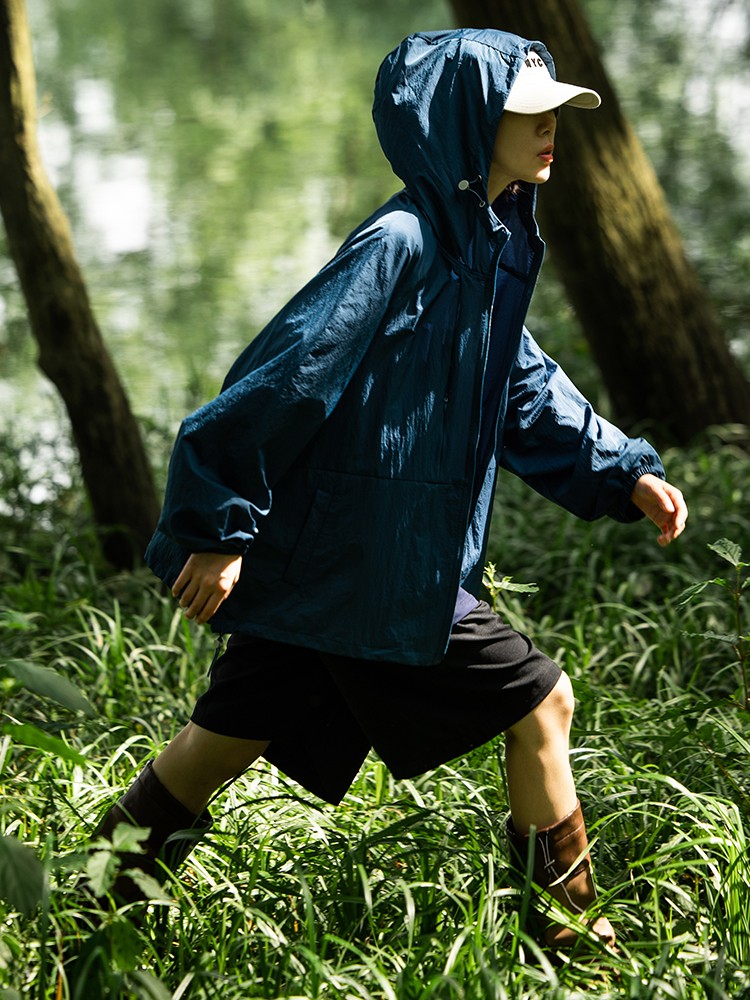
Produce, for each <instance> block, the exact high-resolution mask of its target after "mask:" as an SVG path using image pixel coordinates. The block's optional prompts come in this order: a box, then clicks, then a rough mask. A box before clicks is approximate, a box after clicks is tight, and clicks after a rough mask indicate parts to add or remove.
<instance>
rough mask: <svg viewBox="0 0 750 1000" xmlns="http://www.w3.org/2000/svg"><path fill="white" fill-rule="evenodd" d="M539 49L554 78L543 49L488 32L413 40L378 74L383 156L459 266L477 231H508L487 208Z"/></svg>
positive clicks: (463, 30) (376, 117)
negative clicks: (498, 150)
mask: <svg viewBox="0 0 750 1000" xmlns="http://www.w3.org/2000/svg"><path fill="white" fill-rule="evenodd" d="M531 49H533V50H534V51H536V52H538V53H539V55H540V56H541V57H542V58H543V59H544V61H545V63H546V64H547V67H548V69H549V71H550V74H551V75H552V76H553V77H554V75H555V68H554V63H553V61H552V57H551V56H550V54H549V52H548V51H547V49H546V48H545V46H544V45H543V44H542V43H541V42H536V41H528V40H527V39H525V38H520V37H519V36H518V35H512V34H508V33H506V32H503V31H496V30H493V29H489V28H482V29H475V28H459V29H457V30H452V31H434V32H421V33H418V34H414V35H410V36H409V37H408V38H406V39H405V40H404V41H403V42H402V43H401V44H400V45H399V46H398V47H397V48H396V49H394V51H393V52H391V53H390V55H388V56H387V57H386V58H385V60H384V61H383V63H382V65H381V67H380V70H379V72H378V76H377V80H376V83H375V101H374V105H373V119H374V121H375V127H376V129H377V133H378V138H379V140H380V144H381V146H382V148H383V152H384V153H385V155H386V157H387V158H388V160H389V162H390V164H391V167H392V168H393V171H394V173H396V175H397V176H398V177H400V178H401V180H402V181H403V182H404V184H405V186H406V188H407V190H408V191H409V192H410V193H411V195H412V196H413V197H414V198H415V200H416V201H417V203H418V204H419V205H420V207H421V208H422V209H423V211H425V212H426V214H427V215H428V217H429V219H430V221H431V222H432V224H433V225H434V226H435V229H436V231H437V234H438V238H439V239H440V241H441V242H442V243H443V244H444V245H445V246H446V249H448V251H449V252H450V253H452V254H453V255H455V256H457V257H461V258H462V257H463V256H464V254H465V251H466V247H467V246H468V245H469V243H470V241H471V240H472V238H473V237H474V236H475V235H476V230H477V225H478V224H479V225H481V226H482V227H484V229H485V230H488V231H489V232H490V233H492V232H494V231H495V230H496V229H497V228H498V226H499V222H498V220H497V218H496V217H495V215H494V213H493V212H492V211H491V209H490V206H488V204H487V178H488V176H489V169H490V163H491V161H492V150H493V146H494V142H495V135H496V133H497V128H498V125H499V124H500V118H501V116H502V114H503V110H504V108H505V102H506V100H507V98H508V93H509V91H510V88H511V87H512V86H513V83H514V81H515V79H516V77H517V75H518V73H519V71H520V69H521V67H522V65H523V62H524V59H525V58H526V55H527V53H528V52H529V51H530V50H531ZM529 187H531V188H533V189H534V191H535V189H536V186H535V185H529ZM532 193H533V192H532Z"/></svg>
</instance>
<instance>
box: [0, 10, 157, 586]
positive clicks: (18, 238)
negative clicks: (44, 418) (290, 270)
mask: <svg viewBox="0 0 750 1000" xmlns="http://www.w3.org/2000/svg"><path fill="white" fill-rule="evenodd" d="M0 211H1V212H2V216H3V220H4V222H5V228H6V232H7V237H8V246H9V248H10V252H11V255H12V257H13V260H14V263H15V266H16V269H17V271H18V276H19V279H20V282H21V287H22V289H23V293H24V296H25V299H26V304H27V308H28V312H29V318H30V321H31V328H32V331H33V334H34V337H35V338H36V341H37V343H38V347H39V366H40V368H41V369H42V371H43V372H44V373H45V374H46V375H47V376H48V377H49V378H50V379H51V380H52V382H53V383H54V384H55V386H56V387H57V389H58V390H59V392H60V395H61V396H62V398H63V401H64V403H65V406H66V408H67V411H68V415H69V417H70V422H71V426H72V430H73V437H74V439H75V442H76V446H77V448H78V453H79V455H80V461H81V469H82V472H83V479H84V482H85V484H86V488H87V490H88V493H89V496H90V499H91V504H92V508H93V513H94V518H95V520H96V523H97V525H98V526H99V528H100V529H101V530H102V548H103V551H104V553H105V555H106V556H107V558H108V559H109V560H110V561H111V562H112V563H113V564H114V565H115V566H117V567H119V568H123V567H128V566H131V565H132V564H133V563H134V562H136V561H137V560H138V558H139V556H140V553H141V552H142V551H143V548H144V546H145V544H146V543H147V541H148V539H149V537H150V535H151V532H152V530H153V528H154V525H155V523H156V519H157V517H158V510H159V504H158V500H157V496H156V492H155V488H154V483H153V478H152V475H151V469H150V467H149V463H148V459H147V457H146V453H145V449H144V446H143V442H142V439H141V435H140V430H139V427H138V424H137V422H136V420H135V418H134V416H133V413H132V411H131V409H130V405H129V403H128V400H127V397H126V395H125V391H124V389H123V387H122V384H121V383H120V380H119V378H118V375H117V372H116V371H115V368H114V365H113V363H112V360H111V358H110V356H109V353H108V351H107V349H106V347H105V345H104V342H103V341H102V338H101V334H100V332H99V329H98V326H97V323H96V320H95V318H94V315H93V312H92V309H91V305H90V303H89V298H88V294H87V292H86V287H85V285H84V281H83V276H82V274H81V271H80V268H79V266H78V264H77V262H76V259H75V255H74V251H73V244H72V240H71V235H70V229H69V226H68V222H67V219H66V217H65V214H64V212H63V210H62V207H61V206H60V203H59V201H58V199H57V195H56V193H55V191H54V189H53V188H52V186H51V184H50V182H49V180H48V178H47V176H46V174H45V172H44V169H43V167H42V164H41V159H40V156H39V150H38V147H37V139H36V85H35V79H34V66H33V60H32V53H31V42H30V38H29V29H28V22H27V18H26V11H25V7H24V0H0Z"/></svg>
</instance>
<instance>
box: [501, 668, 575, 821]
mask: <svg viewBox="0 0 750 1000" xmlns="http://www.w3.org/2000/svg"><path fill="white" fill-rule="evenodd" d="M573 706H574V698H573V688H572V686H571V683H570V679H569V678H568V676H567V674H561V676H560V679H559V681H558V682H557V684H556V685H555V687H554V688H553V689H552V691H551V692H550V693H549V694H548V695H547V697H546V698H545V699H544V701H542V702H541V704H539V705H537V707H536V708H535V709H534V710H533V711H532V712H530V713H529V714H528V715H527V716H525V717H524V718H523V719H521V721H520V722H518V723H517V724H516V725H515V726H513V727H512V728H511V729H510V730H509V731H508V732H507V733H506V734H505V768H506V773H507V778H508V797H509V799H510V803H509V804H510V812H511V817H512V819H513V825H514V827H515V829H516V830H517V832H518V833H520V834H526V833H528V832H529V827H530V826H531V825H532V824H533V825H534V826H536V827H537V829H542V828H543V827H548V826H551V825H552V824H553V823H556V822H557V820H559V819H562V817H563V816H566V815H567V814H568V813H569V812H570V811H571V810H572V809H574V808H575V806H576V802H577V796H576V789H575V784H574V782H573V774H572V772H571V769H570V757H569V738H570V724H571V721H572V718H573Z"/></svg>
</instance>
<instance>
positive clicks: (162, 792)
mask: <svg viewBox="0 0 750 1000" xmlns="http://www.w3.org/2000/svg"><path fill="white" fill-rule="evenodd" d="M118 823H130V824H132V825H133V826H143V827H148V828H149V830H150V832H149V835H148V837H147V838H146V840H145V841H144V842H143V847H144V848H145V854H122V855H121V856H120V867H121V868H140V869H141V871H143V872H145V873H146V874H147V875H151V876H152V877H153V878H155V879H157V881H159V882H163V881H164V879H165V878H166V875H165V872H164V868H163V867H162V865H165V866H166V867H167V868H168V869H169V870H170V871H175V870H176V869H177V868H178V867H179V866H180V865H181V864H182V862H183V861H184V860H185V859H186V858H187V856H188V855H189V854H190V852H191V851H192V849H193V848H194V847H195V845H196V844H197V843H198V841H199V840H200V839H201V838H202V837H203V835H204V834H205V833H206V831H207V830H208V828H209V827H210V825H211V814H210V813H209V811H208V810H207V809H205V810H204V811H203V812H202V813H201V814H200V816H195V815H193V813H191V812H190V810H189V809H186V808H185V806H183V805H182V803H181V802H178V801H177V799H176V798H175V797H174V796H173V795H172V794H171V793H170V792H168V791H167V789H166V788H165V787H164V785H162V783H161V782H160V781H159V779H158V778H157V777H156V775H155V774H154V769H153V766H152V762H151V761H149V762H148V763H147V764H146V766H145V767H144V768H143V770H142V771H141V773H140V774H139V775H138V777H137V778H136V779H135V781H134V782H133V784H132V785H131V786H130V788H129V789H128V790H127V791H126V792H125V794H124V795H123V797H122V798H121V799H120V801H119V802H117V803H116V804H115V805H114V806H112V808H111V809H110V810H109V812H107V813H106V815H105V816H104V818H103V819H102V821H101V822H100V824H99V826H98V827H97V829H96V830H95V831H94V834H93V836H94V837H104V838H106V839H107V840H111V839H112V833H113V832H114V829H115V827H116V826H117V825H118ZM159 861H161V862H162V865H160V864H158V863H157V862H159ZM112 894H113V896H115V898H116V899H117V900H118V901H120V902H124V903H132V902H135V901H137V900H141V899H143V898H144V897H143V893H142V892H141V890H140V889H139V887H138V886H137V885H136V883H135V882H134V881H133V880H132V879H131V878H130V877H129V876H127V875H118V876H117V878H116V879H115V883H114V885H113V887H112Z"/></svg>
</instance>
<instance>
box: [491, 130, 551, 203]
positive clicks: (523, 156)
mask: <svg viewBox="0 0 750 1000" xmlns="http://www.w3.org/2000/svg"><path fill="white" fill-rule="evenodd" d="M556 128H557V115H556V113H555V111H542V112H541V113H540V114H536V115H519V114H516V113H515V112H513V111H506V112H505V113H504V114H503V116H502V118H501V119H500V126H499V128H498V130H497V135H496V137H495V147H494V149H493V152H492V165H491V166H490V177H489V185H488V187H489V192H490V200H494V199H495V198H496V197H497V195H498V194H500V192H501V191H503V190H504V189H505V188H506V187H507V186H508V185H509V184H512V183H513V181H528V182H530V183H531V184H544V183H545V181H548V180H549V176H550V171H551V168H552V152H553V150H554V143H555V129H556Z"/></svg>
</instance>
